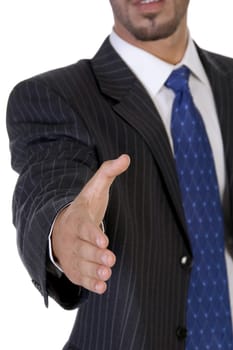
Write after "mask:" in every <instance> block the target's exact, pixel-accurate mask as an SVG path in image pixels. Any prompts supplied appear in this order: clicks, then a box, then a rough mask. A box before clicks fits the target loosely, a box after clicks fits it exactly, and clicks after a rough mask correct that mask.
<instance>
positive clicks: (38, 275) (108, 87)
mask: <svg viewBox="0 0 233 350" xmlns="http://www.w3.org/2000/svg"><path fill="white" fill-rule="evenodd" d="M199 54H200V57H201V60H202V62H203V65H204V67H205V69H206V72H207V75H208V77H209V80H210V83H211V85H212V88H213V93H214V96H215V101H216V106H217V111H218V116H219V120H220V125H221V130H222V136H223V142H224V149H225V155H226V167H227V175H228V194H229V198H230V200H229V203H228V207H229V208H230V210H231V199H232V198H233V193H232V191H233V183H232V180H233V177H232V174H233V61H232V60H231V59H228V58H225V57H222V56H219V55H215V54H210V53H207V52H205V51H203V50H199ZM142 64H143V63H142ZM7 123H8V124H7V125H8V132H9V136H10V142H11V151H12V165H13V168H14V169H16V170H17V171H18V172H19V173H20V177H19V181H18V183H17V186H16V190H15V194H14V202H13V207H14V223H15V225H16V228H17V232H18V236H17V237H18V247H19V252H20V255H21V257H22V260H23V262H24V264H25V265H26V268H27V269H28V271H29V273H30V275H31V278H32V280H33V283H34V284H35V285H36V286H37V288H38V289H39V290H40V291H41V293H42V294H43V296H44V298H45V302H46V304H47V298H48V295H51V296H52V297H53V298H54V299H56V300H57V302H58V303H60V304H61V305H62V306H63V307H65V308H67V309H69V308H74V307H77V306H80V310H79V313H78V317H77V320H76V322H75V324H74V328H73V331H72V333H71V336H70V339H69V341H68V343H67V345H66V346H65V348H64V349H66V350H68V349H74V350H178V349H179V350H181V349H184V346H185V339H184V332H183V327H185V314H186V311H185V309H186V295H187V288H188V282H189V276H190V269H191V260H192V259H191V258H192V253H191V249H190V245H189V240H188V237H187V233H186V226H185V221H184V215H183V210H182V204H181V200H180V192H179V188H178V183H177V178H176V172H175V167H174V160H173V156H172V152H171V149H170V146H169V142H168V138H167V136H166V132H165V129H164V127H163V124H162V122H161V119H160V117H159V115H158V112H157V111H156V109H155V107H154V105H153V102H152V101H151V99H150V98H149V96H148V95H147V93H146V91H145V90H144V88H143V87H142V85H141V84H140V83H139V81H138V80H137V79H136V78H135V76H134V75H133V74H132V73H131V72H130V70H129V69H128V67H127V66H126V65H125V64H124V63H123V62H122V60H121V58H120V57H119V56H118V55H117V54H116V53H115V51H114V50H113V48H112V47H111V45H110V44H109V41H108V39H107V40H106V41H105V42H104V44H103V46H102V47H101V48H100V50H99V52H98V53H97V54H96V56H95V57H94V58H93V59H92V60H83V61H80V62H78V63H77V64H74V65H72V66H69V67H65V68H62V69H58V70H55V71H51V72H48V73H45V74H43V75H39V76H37V77H34V78H32V79H29V80H27V81H24V82H22V83H20V84H19V85H18V86H16V88H15V89H14V90H13V92H12V94H11V96H10V99H9V105H8V117H7ZM121 153H128V154H129V155H130V157H131V160H132V162H131V166H130V168H129V170H128V171H127V172H126V173H125V174H123V175H121V176H120V177H119V178H117V179H116V181H115V182H114V184H113V186H112V188H111V193H110V202H109V207H108V209H107V213H106V216H105V218H104V221H105V227H106V232H107V234H108V236H109V238H110V249H112V250H113V251H114V252H115V253H116V256H117V264H116V266H115V267H114V269H113V274H112V277H111V279H110V281H109V283H108V291H107V292H106V293H105V294H104V295H103V296H98V295H95V294H93V293H88V292H87V291H86V290H84V289H80V288H78V287H77V286H74V285H72V284H71V283H70V282H69V281H68V280H67V279H66V277H65V276H59V275H58V274H56V271H54V269H53V267H51V266H50V264H49V260H48V257H47V240H48V234H49V231H50V227H51V223H52V222H53V219H54V217H55V215H56V214H57V212H58V210H59V209H60V208H62V207H63V206H64V205H65V204H66V203H68V202H70V201H72V200H73V198H75V196H76V195H77V194H78V192H79V191H80V189H81V188H82V187H83V185H84V184H85V183H86V181H87V180H88V179H89V178H90V177H91V176H92V174H93V173H94V172H95V171H96V169H97V168H98V167H99V165H100V164H101V163H102V162H103V161H104V160H106V159H112V158H114V157H117V156H118V155H120V154H121ZM231 217H232V213H231ZM229 225H230V226H231V222H229ZM231 232H232V231H231ZM183 256H186V257H188V259H187V263H186V264H183V265H182V264H181V258H182V257H183Z"/></svg>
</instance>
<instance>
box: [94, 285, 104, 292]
mask: <svg viewBox="0 0 233 350" xmlns="http://www.w3.org/2000/svg"><path fill="white" fill-rule="evenodd" d="M102 289H103V287H102V283H96V285H95V290H96V292H102Z"/></svg>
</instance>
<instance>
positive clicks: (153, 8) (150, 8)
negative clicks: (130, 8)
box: [135, 0, 164, 12]
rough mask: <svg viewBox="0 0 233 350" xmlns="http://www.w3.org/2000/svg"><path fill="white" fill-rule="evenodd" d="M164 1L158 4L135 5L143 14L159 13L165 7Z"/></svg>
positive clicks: (139, 3) (161, 0)
mask: <svg viewBox="0 0 233 350" xmlns="http://www.w3.org/2000/svg"><path fill="white" fill-rule="evenodd" d="M163 3H164V0H160V1H158V2H150V3H148V4H143V3H141V2H137V3H136V4H135V5H136V6H137V8H138V9H139V10H140V11H141V12H157V11H158V10H160V9H161V7H162V6H163Z"/></svg>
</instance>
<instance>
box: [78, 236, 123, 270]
mask: <svg viewBox="0 0 233 350" xmlns="http://www.w3.org/2000/svg"><path fill="white" fill-rule="evenodd" d="M74 256H75V257H77V261H79V260H86V261H89V262H92V263H95V264H100V265H101V264H102V265H105V266H107V267H112V266H113V265H114V264H115V262H116V257H115V254H113V252H111V251H110V250H108V249H100V248H97V247H96V246H93V245H92V244H90V243H89V242H85V241H81V240H78V241H77V243H76V247H75V252H74Z"/></svg>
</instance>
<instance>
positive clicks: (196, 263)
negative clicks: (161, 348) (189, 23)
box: [165, 66, 233, 350]
mask: <svg viewBox="0 0 233 350" xmlns="http://www.w3.org/2000/svg"><path fill="white" fill-rule="evenodd" d="M189 75H190V71H189V69H188V68H187V67H185V66H182V67H181V68H179V69H176V70H174V71H173V72H172V74H171V75H170V77H169V78H168V80H167V82H166V84H165V85H166V87H168V88H169V89H172V90H173V92H174V93H175V99H174V103H173V107H172V118H171V133H172V139H173V145H174V155H175V161H176V170H177V175H178V179H179V185H180V190H181V195H182V201H183V208H184V213H185V218H186V223H187V229H188V234H189V239H190V242H191V247H192V252H193V268H192V273H191V279H190V285H189V291H188V301H187V330H188V336H187V342H186V349H187V350H198V349H199V350H204V349H210V350H215V349H216V350H217V349H222V350H228V349H233V337H232V323H231V314H230V303H229V294H228V283H227V273H226V264H225V256H224V223H223V214H222V208H221V201H220V196H219V188H218V183H217V177H216V172H215V166H214V161H213V156H212V151H211V147H210V144H209V140H208V136H207V134H206V131H205V127H204V124H203V121H202V118H201V115H200V113H199V111H198V110H197V108H196V107H195V105H194V102H193V99H192V96H191V93H190V91H189V86H188V79H189Z"/></svg>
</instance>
